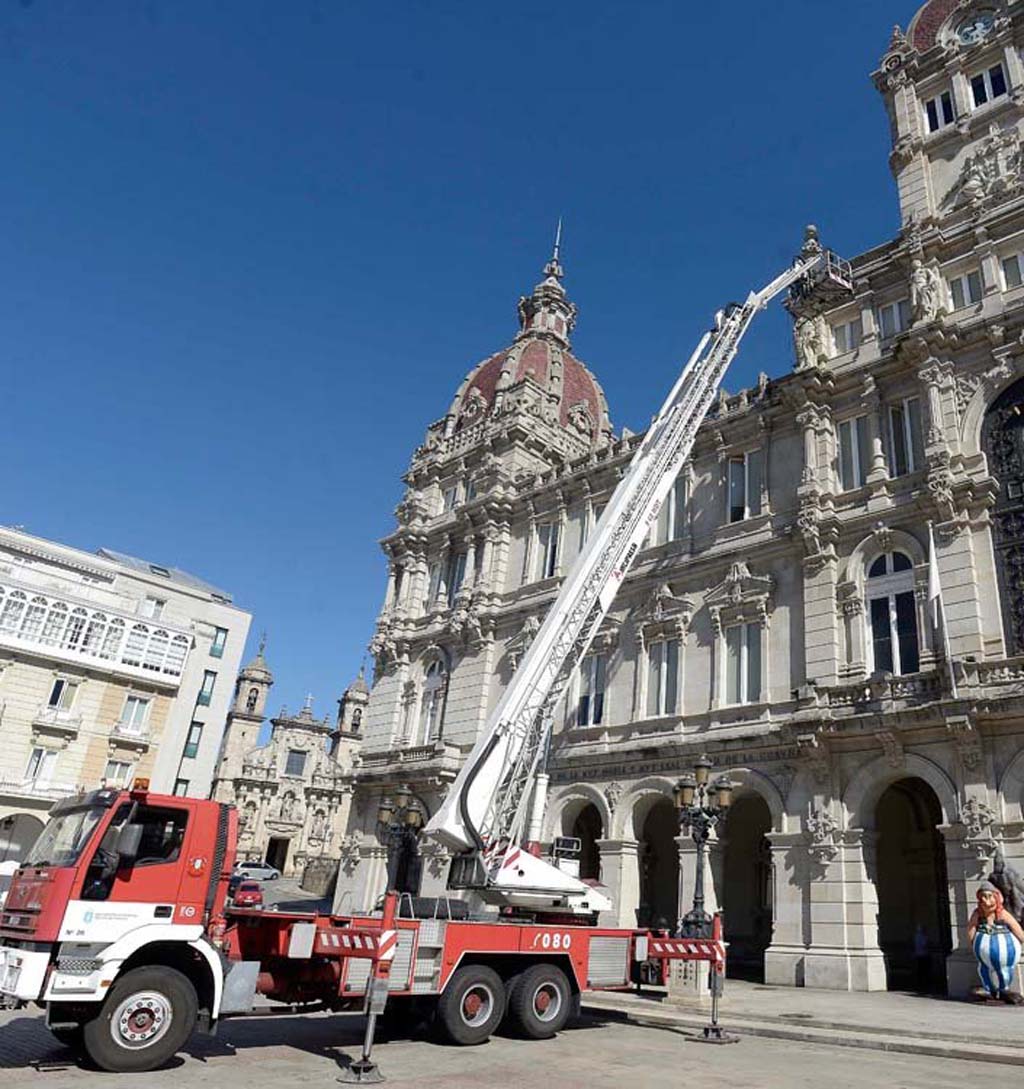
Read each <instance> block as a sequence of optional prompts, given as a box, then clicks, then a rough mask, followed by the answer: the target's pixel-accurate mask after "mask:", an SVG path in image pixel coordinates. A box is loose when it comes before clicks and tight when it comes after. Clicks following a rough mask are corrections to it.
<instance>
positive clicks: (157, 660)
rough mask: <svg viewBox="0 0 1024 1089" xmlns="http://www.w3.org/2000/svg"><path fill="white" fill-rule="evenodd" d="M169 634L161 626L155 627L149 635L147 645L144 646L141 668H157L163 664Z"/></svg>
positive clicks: (169, 639) (169, 638) (168, 642)
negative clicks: (144, 651)
mask: <svg viewBox="0 0 1024 1089" xmlns="http://www.w3.org/2000/svg"><path fill="white" fill-rule="evenodd" d="M170 642H171V636H170V634H169V633H168V632H166V631H164V630H163V628H157V629H156V631H154V632H153V634H152V635H151V636H150V637H149V646H148V647H146V657H145V658H144V659H143V661H142V668H143V669H153V670H158V669H160V667H161V666H162V665H163V664H164V657H165V655H166V654H167V647H168V646H169V645H170Z"/></svg>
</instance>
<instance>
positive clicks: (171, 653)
mask: <svg viewBox="0 0 1024 1089" xmlns="http://www.w3.org/2000/svg"><path fill="white" fill-rule="evenodd" d="M188 646H189V644H188V638H187V637H186V636H184V635H176V636H175V637H174V638H173V639H172V640H171V645H170V647H169V648H168V651H167V659H166V661H165V662H164V673H169V674H170V675H171V676H172V677H179V676H181V671H182V670H183V669H184V668H185V659H186V658H187V657H188Z"/></svg>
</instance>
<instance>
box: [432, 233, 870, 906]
mask: <svg viewBox="0 0 1024 1089" xmlns="http://www.w3.org/2000/svg"><path fill="white" fill-rule="evenodd" d="M852 288H853V285H852V272H851V269H850V265H849V263H848V262H846V261H843V260H842V259H841V258H839V257H837V256H836V255H835V254H834V253H832V252H831V251H829V250H825V249H823V248H822V247H821V245H820V243H819V242H818V239H817V232H816V230H815V229H814V228H812V227H809V228H808V229H807V235H806V241H805V243H804V247H803V249H802V250H801V253H800V256H799V257H798V258H797V259H796V261H795V262H794V264H793V265H792V266H791V267H790V268H788V269H786V270H785V271H784V272H783V273H781V275H779V276H777V277H776V278H775V279H774V280H772V281H771V282H770V283H769V284H767V285H766V286H765V287H763V288H761V290H760V291H752V292H751V293H750V294H749V295H748V296H747V299H746V301H745V302H743V303H742V304H740V303H731V304H730V305H729V306H727V307H725V309H723V310H720V311H719V312H718V313H717V314H716V315H715V323H714V327H713V328H712V329H711V330H709V331H708V332H706V333H705V334H704V335H703V336H702V338H701V340H700V342H699V344H698V345H697V348H696V350H695V351H694V353H693V355H692V356H691V357H690V359H689V361H688V362H687V364H686V366H685V367H684V368H683V371H682V373H681V374H680V376H679V378H678V380H677V381H676V383H675V385H674V386H673V388H672V390H671V392H670V393H669V395H668V397H667V398H666V400H665V403H664V404H663V405H662V408H661V411H660V412H659V413H658V414H657V416H655V417H654V420H653V421H652V423H651V426H650V428H649V429H648V431H647V434H646V435H645V436H644V438H643V441H642V442H641V443H640V445H639V446H638V447H637V450H636V452H635V453H634V455H633V458H632V460H631V462H630V465H629V468H628V470H627V471H626V473H625V475H624V476H623V478H622V480H621V481H620V482H619V485H618V487H617V488H616V489H615V492H614V493H613V495H612V497H611V500H610V501H609V503H608V506H607V507H606V509H605V511H604V513H603V515H602V516H601V518H600V519H599V521H598V523H597V526H596V527H595V529H594V532H593V533H592V534H591V536H590V539H589V540H588V541H587V542H586V544H585V545H584V547H583V549H582V551H581V553H580V555H579V556H578V558H577V560H576V562H575V563H574V565H573V567H572V568H571V570H570V572H569V574H568V576H567V577H566V580H565V583H564V584H563V586H562V588H561V590H560V592H559V594H558V596H557V597H556V598H555V601H554V603H553V604H552V605H551V608H550V610H549V611H548V614H547V616H546V618H545V619H544V622H543V623H542V624H541V626H540V629H539V630H538V632H537V635H536V636H535V638H534V640H533V642H532V643H531V645H530V647H529V649H528V651H527V653H526V654H525V656H524V658H523V660H522V662H521V663H520V665H519V668H518V669H517V671H516V672H515V674H514V675H513V677H512V679H511V681H510V682H509V685H508V687H507V688H506V689H505V691H504V693H503V694H502V696H501V699H500V700H499V701H498V703H497V704H496V706H495V708H494V710H493V711H492V713H491V715H490V716H489V718H488V720H487V723H486V725H485V728H484V731H483V733H482V735H481V737H480V739H479V740H478V742H477V743H476V745H475V746H474V748H473V750H472V751H471V752H470V754H469V757H468V759H467V760H466V763H465V764H464V765H463V767H462V769H461V771H460V773H459V775H458V777H457V778H456V780H455V782H454V783H453V785H452V788H451V790H450V791H449V793H448V795H447V797H446V799H445V801H444V803H443V804H442V806H441V807H440V808H439V809H438V811H437V813H435V815H434V816H433V817H432V818H431V820H430V821H429V823H428V824H427V826H426V829H425V832H426V833H427V834H428V835H431V836H433V837H435V838H436V839H438V840H439V841H440V842H441V843H443V844H444V845H445V846H446V847H448V848H449V849H450V850H452V851H453V852H454V856H453V859H452V865H451V869H450V871H449V878H448V884H449V887H450V888H452V889H465V890H475V891H476V892H477V893H478V894H479V896H480V897H481V898H482V899H483V900H484V901H485V902H487V903H491V904H495V905H498V906H500V907H502V908H505V909H510V910H511V911H513V912H516V911H526V912H535V913H536V912H544V911H547V912H560V913H563V914H568V915H577V916H579V917H581V919H582V918H585V917H593V916H595V915H596V913H597V912H599V911H602V910H606V909H607V908H610V907H611V903H610V901H609V900H608V898H607V897H606V896H605V895H604V894H603V893H602V892H600V891H599V890H598V889H595V888H594V887H592V886H591V885H588V884H587V883H586V882H584V881H582V880H580V879H579V878H578V877H576V876H574V875H573V874H571V873H569V872H567V871H565V870H563V869H560V868H559V867H558V865H557V864H556V863H553V862H549V861H547V860H546V859H543V858H541V857H538V856H537V855H535V854H533V853H531V852H530V851H529V850H527V849H526V847H525V844H524V840H525V839H526V832H527V826H528V823H529V821H530V817H531V815H533V816H536V814H537V813H541V812H542V811H543V806H544V801H545V799H544V797H543V793H544V791H543V785H542V784H543V783H544V782H546V779H544V778H541V777H539V773H540V772H541V771H542V764H543V760H544V757H545V753H546V751H547V747H548V743H549V741H550V737H551V729H552V723H553V720H554V712H555V707H556V705H557V703H558V700H559V698H560V696H561V694H562V692H563V690H564V688H565V686H566V684H567V682H568V681H569V679H570V677H571V676H572V672H573V670H574V669H575V668H576V667H577V666H578V664H579V663H580V661H581V659H582V658H583V657H584V655H585V654H586V653H587V649H588V647H589V646H590V643H591V641H592V640H593V638H594V636H595V634H596V633H597V630H598V628H599V627H600V625H601V622H602V620H603V619H604V617H605V615H606V614H607V612H608V610H609V608H610V607H611V604H612V602H613V601H614V599H615V595H616V594H617V593H618V591H619V587H620V586H621V585H622V583H623V580H624V579H625V577H626V575H627V574H628V572H629V570H630V567H631V566H632V564H633V562H634V560H635V559H636V556H637V553H638V552H639V551H640V549H641V547H642V543H643V541H644V539H645V538H646V536H647V534H648V532H649V531H650V529H651V527H652V526H653V525H654V523H655V520H656V519H657V516H658V511H659V509H660V507H661V505H662V503H663V502H664V501H665V498H666V496H667V495H668V492H669V490H670V489H671V487H672V485H673V482H674V481H675V479H676V477H677V475H678V474H679V472H680V470H681V468H682V466H683V464H684V462H685V461H686V459H687V458H688V457H689V456H690V452H691V451H692V449H693V444H694V442H695V441H696V438H697V432H698V429H699V428H700V425H701V423H702V421H703V420H704V417H705V415H706V414H707V412H708V409H709V408H710V407H711V405H712V404H713V402H714V400H715V397H716V395H717V391H718V388H719V386H720V385H721V382H722V379H723V377H724V375H725V372H726V370H727V368H728V366H729V364H730V363H731V362H732V360H733V358H734V357H735V355H736V353H737V351H738V350H739V346H740V343H741V341H742V340H743V337H744V335H745V334H746V332H747V329H748V328H749V327H750V323H751V321H752V320H753V318H754V316H755V315H756V314H757V312H758V311H759V310H762V309H764V308H765V307H766V306H767V305H768V303H769V302H770V301H771V300H772V299H774V298H775V297H776V296H777V295H779V294H780V293H781V292H783V291H785V290H787V289H789V291H790V297H791V299H792V300H793V301H794V302H795V304H796V305H797V306H800V305H802V304H805V305H813V304H814V302H815V301H818V302H821V301H832V300H834V299H836V298H840V297H843V296H845V295H849V294H850V293H852Z"/></svg>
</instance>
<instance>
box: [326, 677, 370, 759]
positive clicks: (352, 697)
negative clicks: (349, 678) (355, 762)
mask: <svg viewBox="0 0 1024 1089" xmlns="http://www.w3.org/2000/svg"><path fill="white" fill-rule="evenodd" d="M369 702H370V689H369V686H368V685H367V683H366V674H365V671H364V669H363V667H362V666H360V667H359V675H358V676H357V677H356V679H355V680H354V681H353V682H352V683H351V684H350V685H349V686H348V688H346V689H345V691H344V692H343V693H342V695H341V699H340V700H338V719H337V722H336V724H335V727H334V730H333V731H332V732H331V747H330V752H331V756H332V757H333V758H334V759H335V760H336V761H338V762H339V763H341V764H345V765H350V764H351V762H352V761H351V757H352V753H353V752H354V751H355V750H357V749H358V748H359V745H360V743H361V742H362V740H363V725H364V723H363V719H364V717H365V715H366V707H367V705H368V704H369Z"/></svg>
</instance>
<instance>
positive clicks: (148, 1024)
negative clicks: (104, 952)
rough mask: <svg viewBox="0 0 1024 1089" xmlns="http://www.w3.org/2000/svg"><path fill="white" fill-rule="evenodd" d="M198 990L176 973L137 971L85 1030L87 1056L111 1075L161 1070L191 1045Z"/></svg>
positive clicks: (116, 989)
mask: <svg viewBox="0 0 1024 1089" xmlns="http://www.w3.org/2000/svg"><path fill="white" fill-rule="evenodd" d="M198 1006H199V1004H198V1002H197V1000H196V991H195V988H194V987H193V986H192V984H191V983H190V982H189V980H188V979H187V978H186V977H185V976H183V975H182V974H181V972H178V971H175V969H173V968H163V967H161V968H133V969H132V970H131V971H130V972H125V974H124V975H123V976H121V978H120V979H118V980H117V981H116V982H115V983H114V985H113V987H111V988H110V991H109V992H108V994H107V997H106V999H105V1000H104V1002H103V1006H102V1008H101V1009H100V1012H99V1014H98V1015H97V1016H96V1017H94V1018H93V1019H92V1020H91V1021H88V1022H86V1024H85V1026H84V1031H83V1037H84V1040H83V1042H84V1045H85V1051H86V1054H88V1056H89V1058H90V1059H92V1061H93V1062H94V1063H95V1064H96V1065H97V1066H98V1067H100V1069H101V1070H109V1071H110V1072H111V1073H115V1074H120V1073H141V1072H144V1071H147V1070H155V1069H156V1068H157V1067H158V1066H162V1065H163V1064H164V1063H165V1062H167V1060H168V1059H169V1058H170V1057H171V1056H172V1055H173V1054H174V1053H175V1052H176V1051H177V1050H178V1049H179V1048H180V1047H181V1046H182V1045H183V1044H184V1043H185V1042H186V1041H187V1040H188V1038H189V1037H190V1036H191V1035H192V1030H193V1029H194V1028H195V1026H196V1017H197V1014H198Z"/></svg>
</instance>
